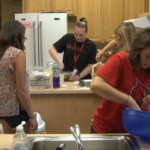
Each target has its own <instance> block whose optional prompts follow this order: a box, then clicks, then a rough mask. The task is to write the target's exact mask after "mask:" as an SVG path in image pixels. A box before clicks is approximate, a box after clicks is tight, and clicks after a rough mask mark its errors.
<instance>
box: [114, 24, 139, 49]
mask: <svg viewBox="0 0 150 150" xmlns="http://www.w3.org/2000/svg"><path fill="white" fill-rule="evenodd" d="M114 32H115V33H116V34H118V35H120V36H121V37H122V41H123V49H124V50H126V51H127V52H128V51H130V49H131V46H132V43H133V39H134V36H135V32H136V30H135V26H134V24H133V23H132V22H122V23H121V24H119V25H118V26H116V27H115V29H114Z"/></svg>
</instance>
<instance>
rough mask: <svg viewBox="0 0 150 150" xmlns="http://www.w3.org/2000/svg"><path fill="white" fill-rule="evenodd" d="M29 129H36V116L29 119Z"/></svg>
mask: <svg viewBox="0 0 150 150" xmlns="http://www.w3.org/2000/svg"><path fill="white" fill-rule="evenodd" d="M30 129H31V130H33V131H36V130H37V129H38V123H37V120H36V118H35V117H34V118H33V119H30Z"/></svg>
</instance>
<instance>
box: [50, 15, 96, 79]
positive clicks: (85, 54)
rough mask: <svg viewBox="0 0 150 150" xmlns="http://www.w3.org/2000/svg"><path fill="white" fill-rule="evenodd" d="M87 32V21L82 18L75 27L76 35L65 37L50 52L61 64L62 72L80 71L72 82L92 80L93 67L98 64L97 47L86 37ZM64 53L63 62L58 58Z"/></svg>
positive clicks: (72, 77) (73, 77)
mask: <svg viewBox="0 0 150 150" xmlns="http://www.w3.org/2000/svg"><path fill="white" fill-rule="evenodd" d="M87 31H88V26H87V21H86V20H85V18H81V19H80V21H79V22H77V23H76V25H75V29H74V34H71V33H68V34H66V35H64V36H63V37H62V38H61V39H59V40H58V41H57V42H56V43H54V44H53V46H52V47H51V48H50V50H49V53H50V55H51V56H52V57H53V59H54V60H55V61H56V62H57V63H58V64H59V69H60V70H63V71H73V70H74V69H77V70H78V75H74V76H71V78H70V80H72V81H77V80H79V79H81V78H84V79H91V75H90V72H91V70H92V65H93V64H95V63H96V60H95V56H96V46H95V43H94V42H93V41H91V40H90V39H88V38H86V37H85V36H86V34H87ZM62 52H64V56H63V62H62V60H61V59H60V58H59V56H58V53H62Z"/></svg>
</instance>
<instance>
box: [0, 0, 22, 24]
mask: <svg viewBox="0 0 150 150" xmlns="http://www.w3.org/2000/svg"><path fill="white" fill-rule="evenodd" d="M0 1H1V21H2V24H1V26H3V25H4V24H5V23H6V22H7V21H9V20H11V19H13V14H14V13H22V6H16V5H14V0H0Z"/></svg>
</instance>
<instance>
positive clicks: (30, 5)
mask: <svg viewBox="0 0 150 150" xmlns="http://www.w3.org/2000/svg"><path fill="white" fill-rule="evenodd" d="M23 4H24V12H25V13H40V12H50V11H51V0H24V2H23Z"/></svg>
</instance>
